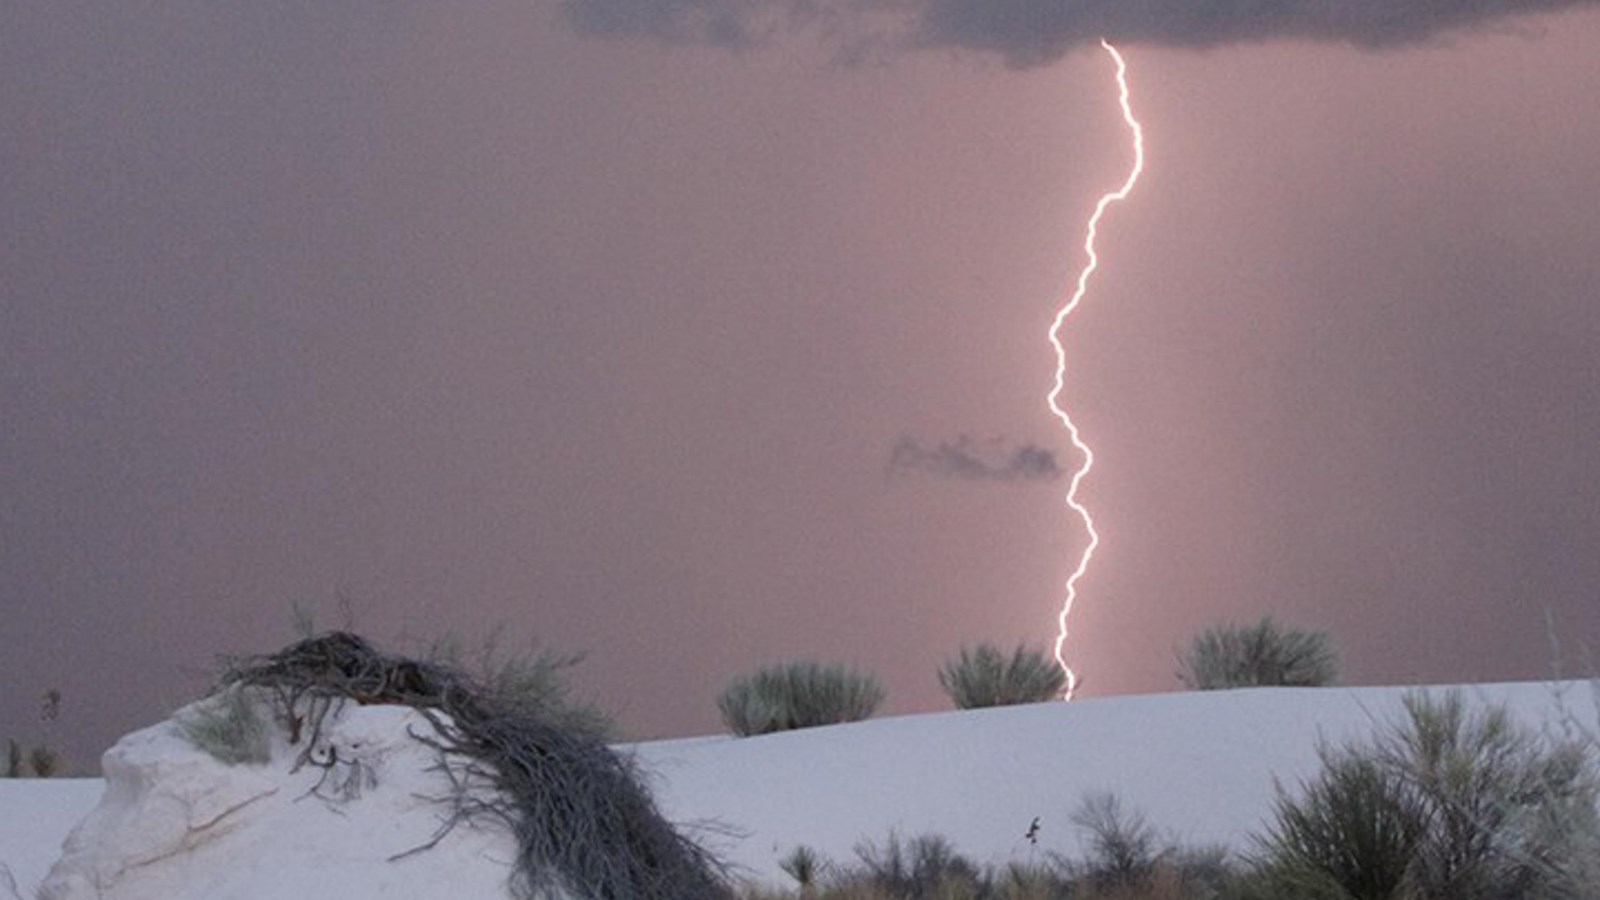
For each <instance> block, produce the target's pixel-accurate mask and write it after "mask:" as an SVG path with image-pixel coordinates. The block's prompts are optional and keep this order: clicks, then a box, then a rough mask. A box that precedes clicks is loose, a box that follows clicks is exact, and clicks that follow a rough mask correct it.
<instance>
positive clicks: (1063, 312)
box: [1049, 38, 1144, 700]
mask: <svg viewBox="0 0 1600 900" xmlns="http://www.w3.org/2000/svg"><path fill="white" fill-rule="evenodd" d="M1100 46H1102V47H1104V48H1105V50H1106V52H1107V53H1109V54H1111V59H1112V61H1113V62H1115V63H1116V66H1117V90H1118V98H1119V101H1120V102H1121V104H1122V120H1123V121H1124V122H1126V123H1127V125H1128V130H1129V131H1131V132H1133V168H1132V169H1130V170H1129V172H1128V177H1127V180H1125V181H1123V182H1122V186H1121V187H1119V188H1117V189H1116V190H1114V191H1111V192H1110V193H1108V194H1105V195H1103V196H1102V197H1101V198H1100V200H1099V202H1097V203H1096V204H1095V205H1094V214H1093V215H1091V216H1090V217H1089V227H1088V234H1087V236H1086V237H1085V238H1084V239H1083V250H1084V253H1086V254H1087V255H1088V257H1089V261H1088V262H1087V263H1086V264H1084V267H1083V270H1082V271H1081V272H1079V273H1078V286H1077V289H1076V290H1074V291H1073V292H1072V296H1071V298H1069V299H1068V300H1067V302H1066V303H1065V304H1064V305H1063V306H1062V307H1061V309H1060V310H1059V311H1058V312H1057V313H1056V318H1055V322H1054V323H1053V324H1051V326H1050V345H1051V346H1052V347H1054V348H1055V351H1056V380H1055V387H1054V388H1053V389H1052V390H1051V391H1050V397H1049V401H1050V411H1051V412H1052V413H1055V416H1056V418H1058V419H1060V420H1061V424H1062V425H1064V426H1066V429H1067V434H1068V435H1069V436H1071V438H1072V446H1074V447H1076V448H1077V449H1078V452H1079V453H1080V454H1081V455H1082V456H1083V465H1081V466H1079V467H1078V470H1077V471H1076V472H1074V473H1072V482H1071V484H1070V485H1069V486H1068V487H1067V498H1066V499H1067V506H1068V507H1069V508H1070V509H1071V510H1072V511H1073V512H1074V513H1077V514H1078V518H1080V519H1082V520H1083V527H1084V530H1085V531H1087V532H1088V533H1089V543H1088V545H1087V546H1085V547H1084V548H1083V555H1082V556H1080V557H1079V558H1078V567H1077V568H1076V569H1074V570H1073V571H1072V574H1071V575H1070V576H1068V577H1067V596H1066V600H1065V601H1063V602H1062V604H1061V614H1060V616H1059V617H1058V618H1057V620H1056V622H1057V632H1056V645H1055V650H1056V663H1057V664H1058V665H1060V666H1061V671H1062V672H1063V673H1065V674H1066V676H1067V686H1066V690H1065V691H1063V692H1062V695H1061V696H1062V699H1064V700H1071V699H1072V694H1073V692H1074V691H1075V690H1076V689H1077V687H1078V676H1077V674H1076V673H1075V672H1073V671H1072V667H1071V666H1069V665H1067V658H1066V655H1065V653H1064V650H1065V647H1066V644H1067V634H1068V631H1067V620H1068V618H1070V617H1071V615H1072V605H1073V603H1074V602H1075V601H1076V600H1077V599H1078V580H1079V579H1081V578H1082V577H1083V573H1084V572H1087V571H1088V570H1089V561H1090V560H1092V559H1093V558H1094V551H1095V548H1096V547H1098V546H1100V532H1098V531H1096V530H1095V527H1094V517H1092V516H1090V515H1089V510H1088V508H1087V507H1085V506H1084V505H1083V504H1082V503H1080V502H1078V488H1079V486H1081V485H1082V484H1083V479H1084V478H1085V477H1086V476H1087V475H1088V474H1089V470H1090V469H1092V468H1094V451H1093V450H1091V449H1089V445H1088V444H1086V443H1084V441H1083V437H1082V435H1080V434H1079V433H1078V426H1077V424H1076V423H1074V422H1073V421H1072V416H1070V415H1068V414H1067V411H1066V409H1065V408H1063V407H1062V406H1061V390H1062V388H1063V387H1064V386H1065V384H1066V375H1067V351H1066V348H1064V347H1063V346H1062V345H1061V326H1062V325H1063V324H1064V323H1065V322H1066V321H1067V317H1068V316H1070V315H1072V313H1073V310H1076V309H1077V308H1078V304H1079V303H1082V302H1083V296H1084V294H1086V293H1088V290H1089V276H1091V275H1093V274H1094V270H1095V269H1097V268H1099V267H1100V257H1099V255H1098V254H1097V253H1095V249H1094V239H1095V236H1096V234H1097V233H1098V232H1099V228H1100V218H1101V217H1102V216H1104V215H1105V212H1106V209H1107V208H1108V207H1109V206H1111V204H1113V203H1116V202H1117V201H1119V200H1123V199H1125V198H1126V197H1127V196H1128V194H1129V193H1131V192H1132V191H1133V186H1134V184H1136V183H1137V182H1138V181H1139V173H1140V172H1143V171H1144V128H1143V127H1142V126H1140V124H1139V120H1138V119H1136V118H1134V116H1133V107H1132V105H1130V103H1129V102H1128V64H1127V62H1126V61H1124V60H1123V58H1122V54H1121V53H1118V52H1117V48H1116V47H1113V46H1111V44H1110V42H1108V41H1106V40H1105V39H1104V38H1101V39H1100Z"/></svg>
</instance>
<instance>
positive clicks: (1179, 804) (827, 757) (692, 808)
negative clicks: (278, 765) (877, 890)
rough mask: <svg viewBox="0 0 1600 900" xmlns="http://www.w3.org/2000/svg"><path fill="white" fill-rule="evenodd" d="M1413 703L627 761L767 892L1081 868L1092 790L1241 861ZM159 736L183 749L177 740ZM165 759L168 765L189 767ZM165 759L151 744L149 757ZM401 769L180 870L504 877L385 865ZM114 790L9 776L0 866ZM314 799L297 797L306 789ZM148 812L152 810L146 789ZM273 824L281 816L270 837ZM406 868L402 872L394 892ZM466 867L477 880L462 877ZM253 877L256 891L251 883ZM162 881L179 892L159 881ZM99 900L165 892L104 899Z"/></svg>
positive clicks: (875, 733) (262, 821)
mask: <svg viewBox="0 0 1600 900" xmlns="http://www.w3.org/2000/svg"><path fill="white" fill-rule="evenodd" d="M1407 690H1411V689H1406V688H1389V687H1376V688H1321V689H1287V688H1262V689H1254V690H1242V691H1226V692H1212V693H1174V694H1160V695H1150V696H1134V697H1117V698H1106V699H1093V700H1081V701H1078V702H1074V703H1070V704H1067V703H1048V704H1037V705H1032V706H1019V707H1008V708H1002V709H991V710H979V711H971V712H949V713H935V714H926V715H914V716H903V717H897V718H886V719H880V720H873V721H868V722H862V723H858V724H853V725H843V726H835V727H830V728H818V729H810V730H806V731H797V732H790V733H785V734H776V735H769V736H765V737H759V738H747V739H734V738H729V737H712V738H694V739H685V740H672V741H658V742H651V743H645V744H638V745H633V746H630V747H626V748H623V749H624V750H625V751H626V752H631V753H633V754H635V755H636V757H637V759H638V760H639V762H640V763H641V765H642V766H643V767H644V769H645V770H646V771H647V772H648V773H649V774H650V779H651V784H652V787H653V788H654V789H655V791H656V795H657V799H658V801H659V803H660V805H661V807H662V809H663V811H664V812H665V813H666V814H667V816H668V817H669V818H671V819H673V820H674V821H676V822H679V823H682V824H685V825H688V826H690V827H697V826H702V825H704V826H710V827H708V828H707V830H706V831H704V832H702V833H701V834H700V836H701V838H702V840H704V841H705V842H706V843H708V844H709V845H710V846H712V847H713V848H714V849H715V850H717V851H718V852H719V854H720V855H721V856H723V857H724V858H725V859H727V860H728V861H729V862H731V863H732V864H734V865H735V866H736V867H737V868H738V869H739V870H741V871H742V872H744V873H745V874H747V875H749V876H750V877H753V878H758V879H761V880H764V881H768V882H772V883H782V882H783V880H784V876H783V875H782V874H781V870H780V869H779V868H778V865H777V862H778V860H779V859H781V858H782V857H783V856H784V855H785V854H787V853H788V852H790V851H791V850H792V849H793V848H794V847H796V846H798V845H802V844H804V845H808V846H810V847H812V848H814V849H816V850H819V851H821V852H822V853H824V854H825V855H827V856H829V857H831V858H834V859H839V860H848V859H850V858H851V857H852V856H853V852H852V851H853V848H854V847H855V846H856V845H857V844H859V843H860V842H863V841H882V840H883V839H884V838H885V837H887V836H888V834H889V833H890V832H891V831H896V832H898V833H899V834H901V835H903V836H907V837H910V836H914V835H919V834H939V835H942V836H944V837H946V838H948V839H949V840H950V841H951V842H952V843H953V844H954V845H955V846H956V847H957V848H958V849H959V850H961V851H962V852H963V853H966V854H968V855H969V856H971V857H972V858H974V859H976V860H978V861H980V862H993V863H1004V862H1006V861H1010V860H1026V859H1028V858H1030V857H1032V856H1036V855H1042V854H1044V853H1047V852H1059V853H1065V854H1067V855H1076V854H1077V853H1078V852H1079V851H1080V849H1081V847H1080V838H1081V836H1080V835H1079V834H1077V833H1075V831H1074V830H1073V828H1072V827H1071V826H1070V824H1069V821H1068V816H1069V815H1070V813H1071V812H1072V810H1073V809H1074V807H1076V806H1077V804H1078V803H1079V802H1080V801H1081V800H1082V799H1083V798H1084V797H1085V796H1087V795H1088V794H1090V793H1093V792H1102V791H1105V792H1112V793H1115V794H1117V795H1118V796H1120V797H1121V799H1122V800H1123V802H1124V804H1125V806H1126V807H1127V808H1128V809H1131V810H1135V811H1138V812H1140V813H1143V814H1144V815H1145V816H1146V817H1147V818H1148V819H1149V820H1150V821H1151V822H1152V823H1154V824H1155V825H1156V826H1157V827H1158V828H1160V829H1161V830H1162V831H1163V832H1164V833H1166V834H1168V835H1169V836H1171V837H1172V838H1174V839H1175V840H1180V841H1183V842H1185V843H1192V844H1221V845H1224V846H1228V847H1231V848H1235V849H1247V848H1248V846H1249V842H1250V835H1251V834H1252V832H1253V831H1255V830H1256V829H1258V828H1259V827H1260V826H1261V824H1262V823H1263V822H1264V821H1265V819H1266V817H1267V815H1268V814H1269V812H1270V810H1271V803H1272V799H1273V796H1274V784H1275V782H1281V783H1283V784H1285V785H1287V786H1290V787H1292V786H1294V785H1295V784H1296V783H1297V781H1298V780H1299V779H1301V778H1303V777H1306V776H1308V775H1310V774H1311V773H1313V772H1314V771H1315V770H1316V766H1317V753H1316V751H1317V746H1318V743H1319V741H1323V740H1329V741H1345V740H1351V739H1359V738H1364V737H1366V736H1367V735H1370V734H1372V733H1373V732H1374V731H1375V730H1376V729H1378V728H1381V727H1383V726H1384V725H1385V724H1387V723H1390V722H1394V721H1396V720H1397V719H1398V718H1399V716H1400V714H1401V710H1402V707H1401V701H1402V698H1403V696H1404V695H1405V693H1406V692H1407ZM1429 690H1434V691H1438V690H1443V688H1431V689H1429ZM1462 690H1463V691H1464V692H1465V693H1466V695H1467V697H1468V698H1469V699H1471V700H1474V701H1477V702H1481V703H1494V704H1504V705H1506V706H1507V707H1508V708H1509V709H1511V711H1512V712H1513V713H1514V714H1515V715H1516V716H1517V717H1518V718H1519V719H1521V720H1522V721H1524V722H1527V723H1529V724H1533V725H1536V726H1539V727H1544V728H1549V729H1561V728H1564V727H1568V726H1570V725H1574V724H1576V725H1578V726H1581V727H1584V728H1586V729H1590V730H1592V729H1593V728H1594V726H1595V723H1596V719H1597V716H1596V711H1595V710H1596V706H1595V697H1594V694H1593V693H1592V691H1591V688H1590V685H1589V684H1588V683H1586V682H1557V683H1535V682H1528V683H1515V684H1489V685H1472V686H1464V687H1463V688H1462ZM391 712H392V710H391ZM136 734H144V732H140V733H136ZM164 740H170V741H181V739H178V738H176V737H175V736H172V735H169V736H168V737H167V738H164ZM119 746H121V745H119ZM163 746H165V747H166V751H164V752H170V753H173V754H181V753H185V752H188V753H192V752H193V751H192V748H188V749H185V748H184V747H182V746H178V745H176V744H168V745H163ZM160 749H161V748H160V747H155V748H152V747H149V746H147V747H145V748H144V750H143V751H141V752H144V753H150V752H152V751H153V750H155V751H159V750H160ZM402 756H403V755H395V756H394V757H393V758H392V759H391V760H390V761H389V762H387V763H386V765H387V767H388V768H387V771H388V772H389V774H388V775H387V776H386V777H384V778H380V779H379V786H378V787H377V788H376V789H373V790H369V791H367V792H366V794H365V795H364V796H363V797H361V798H359V799H357V800H353V801H350V803H349V804H348V805H347V806H346V807H345V808H344V809H342V810H335V812H333V813H329V812H327V807H326V804H320V803H309V804H307V803H296V802H294V801H292V800H290V799H288V798H287V797H279V798H277V799H275V800H272V801H270V802H268V801H263V802H259V803H256V804H253V806H254V807H255V809H257V810H259V812H251V811H249V808H248V807H247V808H245V809H242V810H241V811H240V813H239V814H237V815H236V816H235V817H234V819H233V820H232V821H231V829H232V831H233V832H234V833H237V834H247V835H253V836H254V837H253V838H252V841H253V842H254V843H251V842H246V841H244V840H242V839H241V838H230V839H229V840H228V841H222V840H219V841H216V842H215V846H214V847H213V848H212V849H210V850H203V849H202V850H201V851H196V850H193V849H192V848H191V849H188V850H185V851H184V853H186V854H187V857H188V860H189V861H188V863H186V864H187V865H189V866H190V867H191V869H193V868H194V867H201V868H204V867H205V866H208V865H211V866H227V867H230V868H232V869H233V870H235V871H234V873H227V874H225V873H216V872H212V873H206V872H198V873H197V872H195V871H189V872H187V873H186V874H184V875H183V876H182V877H183V878H185V879H189V881H191V882H193V883H195V884H208V885H211V886H212V887H211V888H210V889H209V893H207V894H205V895H206V896H208V897H211V898H214V900H226V898H229V897H235V898H240V900H244V898H252V900H260V898H266V897H273V896H279V895H282V896H285V897H288V896H293V894H292V893H283V892H282V891H278V892H277V893H274V891H275V890H276V888H273V889H270V890H269V889H268V887H267V886H266V884H265V883H264V882H265V880H275V881H274V883H275V884H277V885H278V886H279V887H282V886H283V882H284V879H285V875H284V870H285V868H286V867H288V868H297V869H299V870H300V874H299V875H297V876H296V878H295V879H294V882H295V884H298V888H296V889H302V890H303V889H304V888H306V887H307V886H310V885H314V887H315V889H314V890H313V891H312V894H315V895H326V896H335V895H339V896H346V897H351V898H363V897H371V898H374V900H378V898H380V897H381V898H383V900H394V898H396V897H397V896H401V895H402V894H403V895H406V896H409V894H407V893H405V891H404V890H401V888H403V887H404V886H406V885H410V886H422V889H423V890H424V892H425V891H426V890H429V889H431V890H434V891H435V892H437V891H438V890H440V889H441V886H442V888H443V890H444V893H452V894H459V893H461V891H460V890H459V888H461V887H462V886H463V885H464V884H465V883H466V882H467V881H472V882H473V883H475V884H503V879H504V876H505V874H506V873H507V872H508V864H507V856H506V851H505V849H504V846H503V844H497V843H496V841H497V840H502V838H503V836H494V835H487V836H484V837H483V839H482V840H472V839H462V840H460V841H457V842H455V843H447V844H445V845H441V846H440V847H438V848H435V849H434V850H431V851H428V852H426V853H423V854H418V855H417V856H414V857H411V858H410V859H408V860H406V861H405V862H404V863H387V862H383V860H385V859H386V858H387V857H388V856H389V855H390V854H392V853H394V852H395V851H396V849H397V848H398V849H405V848H403V847H399V843H405V842H406V840H412V839H413V838H414V837H415V835H414V834H412V832H417V833H418V834H425V833H426V831H427V825H428V823H431V822H435V821H437V819H436V818H435V816H436V813H429V812H427V811H426V810H425V808H424V807H425V805H421V806H419V805H418V804H417V803H415V802H408V801H414V798H410V797H409V795H410V793H414V792H415V791H416V789H417V788H418V780H417V776H416V775H414V774H405V773H400V772H399V771H398V769H397V766H400V765H403V763H402V762H400V760H401V758H402ZM410 764H411V765H413V766H415V764H416V763H415V760H413V761H412V763H410ZM109 771H110V769H108V772H109ZM196 771H198V770H196ZM195 777H199V776H195ZM252 777H259V775H252V774H251V773H250V772H249V771H248V769H239V770H229V769H227V768H225V767H221V766H219V765H211V766H209V767H207V768H206V769H205V772H204V778H205V779H207V780H208V783H209V784H210V785H211V789H213V790H217V791H221V792H223V793H227V792H228V790H229V787H228V785H227V784H226V783H219V781H218V780H219V779H221V780H222V782H226V781H227V780H228V779H247V778H252ZM102 785H103V783H102V782H100V781H97V780H61V781H0V863H5V864H6V865H8V866H9V868H10V870H11V871H12V873H13V874H14V876H15V879H16V881H17V883H18V884H19V886H20V889H21V892H22V894H23V896H30V894H29V893H28V892H29V891H30V890H31V889H32V888H33V887H34V885H37V884H39V883H40V882H41V881H43V880H44V879H45V876H46V873H47V872H48V871H49V870H50V867H51V866H52V864H54V863H56V862H57V860H58V859H60V858H61V847H62V842H63V840H64V839H66V838H67V834H68V831H69V830H70V829H71V828H72V826H73V825H74V824H75V823H78V822H79V821H81V820H83V819H84V818H85V817H86V816H89V815H90V813H91V812H93V814H94V816H95V817H98V818H99V819H100V820H101V821H102V822H103V821H104V820H105V819H106V818H107V816H108V815H109V813H108V812H107V810H108V807H115V806H117V805H118V804H122V805H123V806H127V805H128V804H129V803H133V802H136V798H133V799H130V798H132V795H129V794H127V793H126V792H125V791H124V792H119V790H118V789H117V786H116V785H115V784H113V785H111V789H109V790H106V789H103V787H102ZM234 787H239V786H238V785H234ZM241 789H242V788H241ZM303 790H304V786H298V790H296V791H295V793H296V794H298V793H301V792H303ZM396 792H400V793H406V794H407V797H403V798H402V797H398V796H396V795H395V794H396ZM246 793H249V792H248V791H247V792H246ZM142 802H145V803H149V802H150V800H149V796H148V795H147V796H146V798H145V800H144V801H142ZM163 802H165V801H163ZM319 808H322V811H320V812H319V811H318V809H319ZM403 810H411V811H413V812H414V813H415V814H417V815H422V816H423V818H422V819H419V820H416V821H412V822H410V824H404V823H402V822H399V821H397V820H396V817H398V816H400V815H402V812H401V811H403ZM113 812H115V810H113ZM145 813H146V814H147V815H148V814H149V810H146V811H145ZM117 814H119V815H127V814H128V811H127V810H122V811H121V812H120V813H117ZM169 818H170V817H169ZM269 818H274V819H276V820H278V821H279V822H280V824H279V826H277V828H276V830H275V829H274V828H273V827H271V826H270V825H269V824H268V823H267V821H266V820H267V819H269ZM1035 818H1038V819H1039V822H1040V831H1039V834H1038V843H1037V844H1036V845H1035V844H1032V843H1030V842H1029V841H1028V840H1027V839H1026V838H1025V837H1024V833H1025V832H1026V830H1027V829H1028V826H1029V824H1030V823H1031V822H1032V821H1033V820H1034V819H1035ZM90 821H91V822H93V821H95V819H91V820H90ZM291 824H292V826H293V827H292V828H291V827H290V825H291ZM407 829H410V830H409V831H408V830H407ZM419 829H420V830H419ZM277 832H296V833H299V834H300V835H302V836H304V835H308V834H309V835H311V839H310V841H309V842H307V841H302V842H301V844H298V845H292V846H291V845H289V844H284V845H282V846H280V845H279V844H276V843H273V841H275V840H277V839H276V838H274V837H272V835H273V834H275V833H277ZM402 832H404V834H402ZM108 834H109V833H108V832H106V831H104V829H102V830H101V831H100V832H94V831H93V830H92V829H88V830H84V831H80V832H79V837H78V838H77V843H76V845H74V846H73V847H71V848H69V849H71V850H73V851H74V852H76V853H77V854H78V856H77V861H76V862H74V861H73V860H74V857H73V853H69V854H68V857H67V859H66V861H65V862H64V863H63V865H62V867H58V870H57V873H56V876H55V879H54V882H53V883H63V882H62V878H63V874H62V872H63V869H65V868H70V867H72V866H73V865H77V866H78V867H79V868H80V869H81V868H82V864H83V860H84V857H83V853H84V852H85V850H84V848H85V844H86V842H87V843H89V844H93V843H94V842H95V841H99V842H101V843H105V842H107V841H115V840H123V839H122V838H114V837H108V836H107V835H108ZM397 841H398V842H399V843H397ZM334 842H338V843H339V844H340V846H341V848H342V849H340V850H339V851H338V852H337V853H335V852H333V851H331V850H327V849H326V847H328V846H330V845H331V844H332V843H334ZM180 843H181V841H180ZM363 843H365V844H367V845H368V846H367V847H366V853H365V858H367V859H370V860H375V861H378V862H374V863H371V864H364V865H353V864H351V863H350V860H351V859H353V858H355V857H357V856H361V855H362V854H361V853H360V852H359V851H360V849H361V846H360V845H362V844H363ZM319 847H320V848H324V849H323V850H322V851H320V854H319V852H318V851H316V850H314V848H319ZM124 850H125V848H124ZM96 852H99V853H100V856H99V857H96V859H97V860H99V862H98V863H97V865H101V866H102V868H104V867H105V866H108V865H112V864H111V863H108V862H106V860H107V859H111V858H114V857H115V856H116V855H117V853H118V852H124V851H119V850H117V849H116V848H115V847H110V848H107V847H101V848H99V849H98V850H97V851H96ZM249 861H254V864H247V862H249ZM263 861H266V862H263ZM324 863H326V864H325V865H324ZM397 866H403V867H404V868H405V872H404V873H403V874H402V875H401V876H400V877H391V876H394V875H395V873H397V872H398V871H399V870H398V869H397V868H394V867H397ZM386 867H387V868H386ZM474 867H476V873H477V874H476V876H474V877H468V876H466V875H464V873H465V872H469V871H473V870H474ZM241 872H242V873H244V874H238V873H241ZM141 877H142V876H141ZM252 878H254V879H262V880H264V881H263V883H252V881H251V879H252ZM150 884H151V885H166V887H163V888H162V889H163V890H168V889H170V884H167V883H165V882H162V881H161V880H160V879H159V878H153V879H152V880H151V881H150ZM295 884H290V885H289V887H290V888H295ZM397 885H399V886H401V887H397ZM397 890H401V894H397V893H396V891H397ZM0 895H3V891H0ZM422 895H424V894H418V896H422ZM60 896H62V897H68V896H73V895H70V894H65V893H64V894H61V895H60ZM106 896H107V897H114V898H135V897H138V898H142V897H150V898H155V897H171V896H175V895H172V894H163V893H161V892H159V891H157V892H154V893H149V892H146V893H139V892H124V893H117V892H110V891H108V892H107V893H106ZM300 896H307V894H301V895H300Z"/></svg>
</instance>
